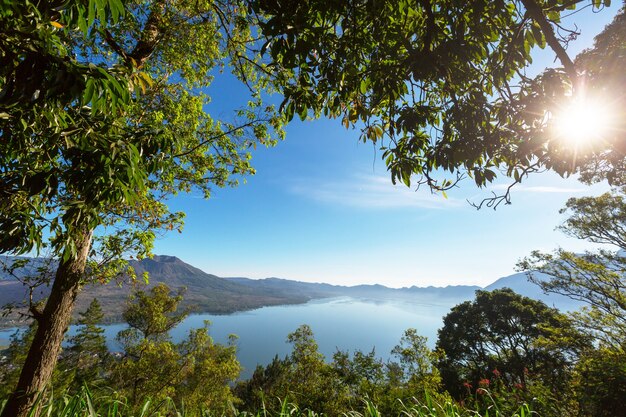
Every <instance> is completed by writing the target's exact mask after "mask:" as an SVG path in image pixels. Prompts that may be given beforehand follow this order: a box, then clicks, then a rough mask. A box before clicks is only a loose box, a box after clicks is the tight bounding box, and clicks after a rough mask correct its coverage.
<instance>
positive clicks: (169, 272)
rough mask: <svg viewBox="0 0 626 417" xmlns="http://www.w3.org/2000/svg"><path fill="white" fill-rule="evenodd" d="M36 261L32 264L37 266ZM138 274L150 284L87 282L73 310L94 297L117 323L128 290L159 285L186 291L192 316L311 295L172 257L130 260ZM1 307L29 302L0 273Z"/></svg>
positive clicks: (40, 292)
mask: <svg viewBox="0 0 626 417" xmlns="http://www.w3.org/2000/svg"><path fill="white" fill-rule="evenodd" d="M38 262H39V260H37V259H36V260H35V263H38ZM130 265H131V266H133V267H134V268H135V271H136V272H137V275H138V276H141V274H143V272H144V271H145V272H148V274H149V277H150V279H149V284H147V285H146V284H144V283H143V281H142V280H141V279H139V280H137V281H138V282H136V283H135V284H130V283H123V284H122V285H117V283H114V282H112V283H109V284H106V285H101V284H92V285H88V286H86V287H85V288H84V289H83V291H82V292H81V293H80V295H79V297H78V299H77V301H76V302H77V306H76V308H75V310H74V311H75V312H79V311H83V310H85V309H86V308H87V306H88V305H89V303H90V302H91V300H92V299H93V298H98V301H100V303H101V304H102V309H103V311H104V312H105V320H106V321H109V322H114V321H119V320H120V319H121V316H122V312H123V309H124V306H125V304H126V300H127V299H128V294H129V293H130V292H131V291H132V290H133V289H141V290H147V289H149V288H151V287H153V286H155V285H157V284H160V283H163V284H166V285H168V286H169V287H170V288H171V289H172V290H174V291H176V290H178V289H181V288H185V289H186V290H185V294H184V296H185V297H184V301H183V303H182V307H187V308H190V309H192V311H196V312H207V313H213V314H228V313H233V312H235V311H244V310H251V309H255V308H259V307H263V306H270V305H285V304H299V303H305V302H307V301H309V300H310V299H311V298H312V297H311V296H307V295H305V294H303V293H292V292H290V291H282V290H280V289H275V288H272V287H271V286H269V287H263V288H256V287H254V286H246V285H242V284H238V283H237V282H235V281H231V280H227V279H224V278H220V277H217V276H215V275H211V274H207V273H206V272H204V271H202V270H200V269H198V268H195V267H193V266H191V265H189V264H186V263H185V262H183V261H181V260H180V259H178V258H176V257H174V256H155V257H154V258H153V259H143V260H141V261H130ZM28 272H32V271H31V270H29V271H19V273H18V274H16V275H18V277H19V278H21V279H23V278H24V277H25V276H26V275H28ZM0 275H1V279H0V306H4V305H6V304H9V303H20V302H22V301H24V300H26V299H27V298H28V287H27V286H25V285H24V284H23V283H22V282H21V281H20V280H18V279H16V278H15V277H12V276H9V275H8V274H6V273H0ZM49 291H50V289H49V287H48V286H45V285H44V286H41V287H38V288H37V289H36V291H35V293H34V297H33V298H34V300H35V301H37V300H39V299H41V298H44V297H46V296H47V295H48V293H49ZM19 324H20V321H19V320H18V316H17V315H16V314H13V315H11V316H9V317H6V318H5V317H2V318H0V325H2V326H4V327H7V326H13V325H19Z"/></svg>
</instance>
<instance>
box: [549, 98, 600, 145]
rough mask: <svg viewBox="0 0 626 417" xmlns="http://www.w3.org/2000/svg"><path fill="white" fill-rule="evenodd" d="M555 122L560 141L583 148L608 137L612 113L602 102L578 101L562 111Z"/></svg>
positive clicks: (556, 116)
mask: <svg viewBox="0 0 626 417" xmlns="http://www.w3.org/2000/svg"><path fill="white" fill-rule="evenodd" d="M554 121H555V127H556V133H557V135H558V138H559V139H560V140H562V141H563V142H566V143H570V144H572V145H574V146H576V147H581V146H585V145H591V144H593V143H594V142H596V141H598V140H600V139H602V138H603V137H606V134H607V133H608V130H609V126H610V124H611V111H610V109H609V108H608V106H606V105H603V104H601V103H600V102H596V101H590V100H576V101H574V102H573V103H572V104H570V105H569V106H567V107H564V108H563V109H561V110H560V111H559V113H558V114H556V115H555V119H554Z"/></svg>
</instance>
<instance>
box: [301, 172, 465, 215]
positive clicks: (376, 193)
mask: <svg viewBox="0 0 626 417" xmlns="http://www.w3.org/2000/svg"><path fill="white" fill-rule="evenodd" d="M289 190H290V191H291V192H293V193H295V194H298V195H301V196H304V197H306V198H309V199H312V200H314V201H317V202H319V203H325V204H332V205H341V206H348V207H357V208H367V209H389V208H411V207H419V208H430V209H443V208H450V207H458V206H461V205H467V203H466V202H465V201H464V200H459V199H456V198H451V197H450V196H448V198H447V199H446V198H444V197H443V196H442V195H441V194H433V193H431V192H430V190H429V189H428V187H422V188H420V189H418V190H416V189H415V187H413V188H408V187H406V186H405V185H404V184H396V185H393V184H392V183H391V178H390V177H389V176H380V175H373V174H372V175H363V174H361V175H354V176H353V177H352V178H350V179H346V180H340V181H322V180H317V179H311V180H304V179H301V180H296V181H294V182H293V183H292V185H291V186H290V187H289Z"/></svg>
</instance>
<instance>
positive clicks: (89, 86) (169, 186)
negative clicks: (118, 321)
mask: <svg viewBox="0 0 626 417" xmlns="http://www.w3.org/2000/svg"><path fill="white" fill-rule="evenodd" d="M610 3H611V2H610V0H592V1H577V0H575V1H569V0H500V1H488V0H477V1H473V2H464V1H456V0H441V1H440V0H401V1H385V0H381V1H377V0H350V1H345V2H344V1H329V0H310V1H292V0H285V1H282V0H234V1H230V0H227V1H221V0H216V1H213V0H155V1H142V0H53V1H49V2H36V1H31V0H25V1H21V2H13V1H11V0H4V1H2V2H1V3H0V62H1V65H0V137H1V138H2V143H1V144H0V149H1V152H0V194H1V198H0V253H1V254H8V255H12V256H13V255H15V256H20V255H28V254H39V253H40V252H44V251H45V252H46V253H47V254H48V255H49V256H50V258H51V259H55V268H54V270H53V271H47V273H45V274H42V275H41V277H40V279H37V280H35V281H36V282H34V284H33V287H30V288H31V290H32V289H33V288H35V287H36V286H38V285H49V287H50V290H49V295H48V297H47V298H46V299H45V300H41V301H37V300H34V299H33V297H30V298H28V299H26V300H25V301H24V305H23V306H22V307H24V309H25V311H26V313H25V314H27V315H28V317H29V318H30V320H31V322H32V324H31V326H30V327H29V329H28V330H27V331H26V332H24V333H22V334H16V336H15V337H14V338H13V340H12V341H11V344H10V346H9V347H8V349H7V350H6V352H5V353H3V355H4V356H3V363H2V370H1V371H0V377H1V378H2V379H1V380H2V385H1V386H0V390H1V392H0V401H1V403H0V406H1V409H2V411H1V412H0V416H1V417H26V416H39V415H50V416H78V415H80V416H82V415H85V416H96V415H100V416H105V415H106V416H118V415H119V416H140V415H142V416H148V415H155V416H157V415H160V416H174V415H181V416H195V415H198V416H201V415H208V416H210V415H259V416H262V415H310V416H313V415H322V414H323V415H354V416H359V415H366V416H378V415H409V416H410V415H417V416H419V415H442V416H453V415H454V416H456V415H484V416H487V415H503V416H504V415H507V416H508V415H510V416H513V415H518V416H526V415H530V414H534V413H536V414H538V415H541V416H569V415H572V416H620V415H626V409H625V408H624V407H623V398H625V397H626V353H625V344H624V343H625V341H626V334H625V333H626V293H625V287H626V285H625V282H624V277H625V271H626V262H625V261H626V239H625V236H626V201H625V193H626V138H625V137H624V135H625V133H626V125H625V124H626V117H624V116H625V115H624V109H626V105H625V104H626V103H625V102H624V101H625V100H626V96H625V95H624V85H625V84H626V72H624V71H623V68H625V67H626V65H625V64H626V63H625V62H624V61H625V57H626V54H625V53H624V49H625V47H626V41H625V39H624V36H625V35H626V30H624V29H625V28H626V9H625V8H624V5H623V4H622V5H619V6H617V7H620V9H619V10H618V11H617V12H616V13H615V17H614V19H613V21H612V23H610V24H609V25H608V26H607V27H606V28H605V29H604V30H603V31H602V32H601V33H600V34H599V35H598V36H597V37H596V38H595V42H594V44H593V46H591V47H590V48H588V49H586V50H584V51H583V52H582V53H580V54H579V55H578V56H576V57H571V56H570V55H569V54H568V51H567V46H568V42H570V41H572V40H573V39H574V38H575V37H576V36H577V35H578V32H577V31H576V27H568V26H567V24H566V23H564V21H563V20H562V19H564V18H565V17H566V16H568V15H571V14H575V13H577V12H579V11H580V10H582V9H584V8H591V9H593V11H595V12H606V10H605V9H608V8H609V6H611V4H610ZM613 7H615V5H614V6H613ZM537 48H540V49H546V50H548V51H550V52H551V53H552V55H553V57H554V58H555V65H559V66H556V67H554V68H546V69H545V70H544V71H542V72H540V73H539V74H538V75H532V76H531V75H530V73H529V72H528V68H529V66H530V64H531V63H532V61H533V53H534V52H533V51H535V50H536V49H537ZM223 74H228V77H230V78H229V80H230V81H236V82H237V83H238V84H239V85H241V86H242V88H243V89H244V90H245V91H246V94H247V96H246V98H245V99H243V100H242V102H241V105H240V106H239V107H237V108H235V109H233V110H232V111H231V112H228V113H227V112H226V111H217V112H215V114H213V115H212V114H210V113H209V111H208V109H210V107H209V106H208V105H209V103H210V100H211V97H210V95H209V91H211V90H210V89H209V87H211V86H212V85H213V83H214V82H215V83H220V82H223V78H221V77H220V75H223ZM230 81H229V82H230ZM607 103H608V104H609V106H607ZM581 105H582V106H583V108H584V109H583V112H582V113H580V112H579V113H577V115H578V117H582V116H584V115H585V114H597V113H594V112H593V110H598V109H599V110H600V115H602V120H603V124H602V125H601V126H598V127H597V128H595V129H593V130H583V129H578V131H576V130H571V129H565V128H564V126H563V121H564V120H572V119H571V118H569V117H568V115H567V114H566V113H567V112H568V111H569V112H572V109H578V108H580V106H581ZM296 115H297V116H298V117H299V118H300V119H302V120H306V119H312V118H319V117H327V118H331V119H337V121H338V122H339V123H341V124H343V125H344V126H345V127H346V128H348V129H353V130H356V131H357V132H358V137H359V140H360V141H362V142H365V143H371V144H374V145H376V147H377V149H378V150H379V152H380V155H381V156H382V159H383V161H384V164H385V166H386V168H387V170H388V174H389V179H390V183H393V184H396V183H401V184H405V185H406V186H407V187H415V186H422V187H426V188H428V189H430V190H432V191H433V192H434V193H440V194H442V195H444V196H445V195H446V193H450V192H454V189H455V187H456V186H457V185H458V183H459V182H460V181H462V180H469V181H470V182H472V183H475V185H476V186H477V187H479V188H482V187H486V186H488V185H490V184H492V183H494V181H495V180H496V178H504V179H505V180H507V181H508V183H509V184H510V186H509V187H508V188H505V189H504V191H503V192H502V193H499V194H497V193H496V194H494V195H493V196H492V197H490V198H487V199H485V200H483V201H482V202H480V203H478V204H475V205H476V207H477V208H498V207H500V206H501V205H506V204H509V203H510V201H511V193H514V192H515V190H516V186H519V184H520V183H522V182H523V181H525V180H526V179H527V178H528V177H529V176H532V175H538V173H539V172H543V171H551V172H553V173H556V174H558V175H560V176H562V177H569V176H572V175H576V176H577V178H578V179H579V180H580V181H581V182H583V183H585V184H596V183H603V184H605V185H607V186H608V188H610V190H611V191H609V192H607V193H605V194H603V195H601V196H597V197H577V198H571V199H570V200H568V202H567V204H566V206H565V207H564V208H563V213H564V214H565V215H567V216H568V217H567V219H566V220H565V222H564V223H563V224H562V225H561V226H560V227H561V229H562V230H563V231H564V232H565V233H566V234H568V235H570V236H573V237H576V238H579V239H582V240H584V241H587V242H589V243H594V244H600V245H601V246H600V247H601V249H597V250H595V251H588V252H584V253H572V252H568V251H565V250H563V249H555V250H554V251H553V252H550V253H546V252H539V251H537V252H534V253H532V254H530V255H528V256H527V257H525V258H523V259H522V260H521V261H520V262H519V265H518V267H519V268H520V270H524V271H528V274H529V277H530V279H531V280H532V279H533V273H534V272H536V271H538V272H542V273H545V274H547V275H548V276H550V277H551V278H550V279H549V280H548V281H545V282H538V284H539V285H541V286H542V287H543V289H544V290H545V291H548V292H555V293H558V294H563V295H566V296H568V297H571V298H573V299H576V300H579V301H582V302H584V303H585V304H586V307H585V308H583V309H582V310H580V311H576V312H573V313H570V314H565V313H561V312H558V311H556V310H554V309H551V308H549V307H547V306H546V305H544V304H543V303H541V302H538V301H535V300H531V299H527V298H525V297H522V296H519V295H517V294H515V293H512V292H511V291H508V290H498V291H493V292H491V293H489V292H481V291H479V292H477V293H476V297H475V299H474V300H473V301H468V302H465V303H462V304H459V305H458V306H456V307H454V308H453V309H452V310H451V311H450V312H449V314H448V315H447V316H446V317H445V318H444V325H443V327H442V328H441V329H440V331H439V335H438V340H437V342H436V348H435V349H434V350H431V349H429V348H427V346H426V341H425V340H424V338H423V337H421V336H420V335H419V334H418V333H417V331H416V330H413V329H407V331H406V332H405V334H404V336H403V337H402V339H401V340H399V341H398V345H397V347H396V348H395V349H394V350H393V352H392V355H393V358H394V359H392V360H390V361H388V362H382V361H380V360H379V359H378V358H376V356H375V354H374V353H373V352H371V353H370V352H358V351H357V352H352V353H349V352H340V351H339V352H337V353H336V354H335V355H333V357H332V358H324V357H322V356H321V355H320V353H319V352H318V349H317V345H316V342H315V338H314V335H313V334H312V332H311V330H310V328H308V327H307V326H306V325H304V326H302V327H300V328H298V329H294V332H293V333H291V334H290V336H289V338H288V341H289V343H291V344H292V352H291V354H290V355H288V356H287V357H286V358H279V357H277V358H275V360H274V361H273V362H272V363H270V364H268V365H267V366H265V367H260V368H258V369H256V370H255V372H254V374H253V376H252V378H251V379H249V380H247V381H239V380H238V379H237V377H238V374H239V371H240V366H239V364H238V362H237V359H236V344H235V341H234V340H233V341H232V343H229V344H227V345H219V344H215V343H214V342H213V341H212V339H211V337H210V333H209V325H208V324H207V325H206V326H205V327H204V328H200V329H196V330H194V331H192V332H191V333H190V334H189V335H188V337H187V338H186V339H185V340H184V341H182V342H180V343H174V342H172V340H171V339H170V338H169V335H168V331H169V330H171V329H172V328H173V327H174V326H175V325H176V324H177V323H179V322H180V321H181V320H182V319H183V318H184V317H185V315H186V314H187V311H185V310H184V309H181V310H179V309H178V306H179V304H180V302H181V300H182V297H183V296H184V295H183V294H181V293H174V294H172V293H171V291H170V289H169V288H167V287H166V286H161V285H159V286H156V287H154V288H153V289H152V290H150V291H149V292H141V291H138V292H134V293H132V294H130V298H129V301H128V304H127V305H126V306H125V309H124V312H123V319H124V321H125V322H126V323H127V324H128V326H129V327H128V329H127V330H124V331H122V332H120V334H119V335H118V336H117V339H118V341H119V343H120V344H121V345H122V346H123V351H122V352H120V354H119V355H111V354H110V353H109V352H108V351H107V350H106V349H105V347H104V340H103V336H102V329H101V328H100V327H99V323H100V320H101V318H102V309H101V306H100V305H99V303H98V300H94V301H93V302H92V303H91V304H90V306H89V308H88V309H86V310H85V311H83V312H81V315H80V318H79V321H78V323H79V324H80V326H81V327H80V331H79V332H78V334H76V335H75V336H72V337H71V338H69V339H68V338H66V337H65V334H66V331H67V328H68V326H69V324H70V321H71V318H72V313H73V310H74V309H75V306H76V298H77V296H78V294H79V293H81V291H82V289H83V287H84V286H85V285H86V284H88V283H89V284H93V283H99V284H102V285H111V284H114V283H115V282H118V281H120V280H131V281H132V280H141V279H144V280H149V277H148V276H147V275H146V276H143V277H142V276H137V274H136V273H135V271H134V270H133V269H132V268H131V267H129V258H132V259H142V258H146V257H150V256H151V254H152V248H153V245H154V240H155V238H157V237H158V236H160V235H162V234H164V233H168V232H171V231H179V232H180V231H182V228H183V224H184V213H183V212H177V211H170V208H169V206H168V204H167V203H168V201H170V200H171V199H174V198H175V197H176V196H177V195H179V194H181V193H189V192H196V193H200V194H202V195H203V196H204V197H205V198H209V197H211V195H212V193H213V192H214V191H215V189H216V188H220V187H226V186H235V185H237V184H238V183H239V182H240V181H242V180H244V179H245V177H246V176H249V175H253V174H254V172H255V169H254V167H253V165H252V162H251V157H252V153H253V152H254V150H256V148H257V147H261V146H265V147H271V146H273V145H275V144H276V143H277V142H278V141H280V140H283V139H285V126H286V125H287V124H288V123H289V122H290V121H292V119H293V118H294V117H295V116H296ZM596 118H597V119H600V116H596ZM581 134H583V135H584V136H585V137H583V138H582V139H581V138H580V135H581ZM591 139H593V140H591ZM287 140H288V139H287ZM524 255H525V254H520V257H523V256H524ZM19 259H22V260H19ZM19 259H18V261H17V263H15V264H13V265H8V266H6V268H7V269H8V270H9V271H11V270H14V269H15V268H19V267H20V266H23V263H24V262H25V261H24V260H23V258H19ZM31 294H32V293H31Z"/></svg>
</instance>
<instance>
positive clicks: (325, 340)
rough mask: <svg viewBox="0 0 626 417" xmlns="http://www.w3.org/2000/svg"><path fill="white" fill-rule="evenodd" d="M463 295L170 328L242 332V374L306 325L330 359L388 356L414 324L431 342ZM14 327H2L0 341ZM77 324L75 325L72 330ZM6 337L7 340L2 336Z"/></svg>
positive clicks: (177, 336)
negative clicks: (358, 353)
mask: <svg viewBox="0 0 626 417" xmlns="http://www.w3.org/2000/svg"><path fill="white" fill-rule="evenodd" d="M461 301H464V300H458V299H455V300H453V299H426V298H423V297H415V298H414V299H412V300H410V301H409V300H389V299H361V298H359V299H356V298H351V297H337V298H329V299H321V300H313V301H310V302H308V303H306V304H299V305H289V306H274V307H264V308H259V309H257V310H252V311H246V312H240V313H235V314H230V315H211V314H194V315H191V316H189V317H187V318H186V319H185V320H184V321H183V322H182V323H181V324H180V325H178V327H176V328H175V329H173V330H172V333H171V335H172V338H173V340H175V341H179V340H181V339H182V338H184V337H185V336H186V335H187V333H188V332H189V329H193V328H197V327H201V326H202V325H203V323H204V321H205V320H209V321H210V322H211V329H210V334H211V335H212V337H213V339H214V340H215V341H216V342H218V343H226V341H227V339H228V335H229V334H236V335H237V336H239V340H238V342H237V345H238V358H239V361H240V362H241V364H242V366H243V367H244V371H243V373H242V375H241V376H242V378H248V377H249V376H251V374H252V372H253V371H254V369H255V367H256V365H257V364H262V365H265V364H267V363H269V362H270V361H271V360H272V359H273V357H274V356H275V355H277V354H278V355H279V357H283V356H285V355H286V354H288V353H289V352H290V351H291V346H290V345H289V344H287V343H286V338H287V335H288V334H289V333H291V332H293V331H294V330H296V329H297V328H298V326H300V325H302V324H308V325H309V326H311V329H312V330H313V332H314V334H315V339H316V340H317V343H318V345H319V349H320V352H322V353H323V354H324V355H325V356H326V358H327V359H330V358H331V357H332V355H333V353H334V352H335V351H336V350H337V349H340V350H348V351H354V350H357V349H359V350H362V351H365V352H369V351H371V350H372V349H376V354H377V356H379V357H381V358H383V359H387V358H388V357H389V354H390V352H391V349H393V347H394V346H395V345H397V344H398V342H399V341H400V337H401V336H402V334H403V332H404V331H405V330H406V329H408V328H410V327H413V328H415V329H417V330H418V333H419V334H421V335H422V336H426V337H428V341H429V345H430V346H431V347H433V346H434V345H435V342H436V339H437V330H438V329H439V328H440V327H441V325H442V319H443V316H444V315H446V314H447V313H448V311H449V310H450V308H451V307H453V306H454V305H456V304H458V303H460V302H461ZM103 327H104V328H105V334H106V337H107V341H108V345H109V348H110V349H111V350H112V351H116V350H119V348H120V347H119V345H118V344H117V343H116V341H115V335H116V334H117V332H119V331H120V330H121V329H123V328H124V327H125V326H124V325H123V324H113V325H108V326H103ZM14 331H15V329H13V330H2V331H0V344H5V343H6V340H7V339H8V338H9V337H10V335H11V334H12V333H13V332H14ZM75 331H76V328H75V327H74V326H72V327H71V328H70V331H69V333H70V334H73V333H74V332H75ZM3 339H4V340H3Z"/></svg>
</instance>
